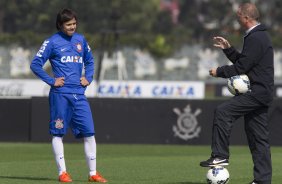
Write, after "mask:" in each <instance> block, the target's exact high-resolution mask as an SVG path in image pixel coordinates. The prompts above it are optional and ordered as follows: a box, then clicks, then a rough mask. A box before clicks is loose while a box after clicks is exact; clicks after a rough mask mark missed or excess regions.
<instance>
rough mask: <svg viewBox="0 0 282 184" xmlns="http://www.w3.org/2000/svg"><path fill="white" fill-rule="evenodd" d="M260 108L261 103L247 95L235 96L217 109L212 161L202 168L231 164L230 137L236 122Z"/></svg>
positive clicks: (214, 123) (203, 163)
mask: <svg viewBox="0 0 282 184" xmlns="http://www.w3.org/2000/svg"><path fill="white" fill-rule="evenodd" d="M259 107H260V103H259V102H258V101H257V100H255V99H254V98H253V97H252V96H250V94H248V93H246V94H243V95H239V96H235V97H233V98H231V99H230V100H228V101H225V102H224V103H222V104H220V105H219V106H218V107H217V108H216V110H215V112H214V120H213V129H212V145H211V148H212V154H211V158H210V159H208V160H206V161H202V162H201V163H200V165H201V166H202V167H211V166H216V165H221V166H226V165H228V164H229V161H228V159H229V137H230V134H231V130H232V128H233V123H234V121H235V120H236V119H238V118H239V117H241V116H243V115H245V114H248V113H249V112H251V111H253V110H255V109H257V108H259Z"/></svg>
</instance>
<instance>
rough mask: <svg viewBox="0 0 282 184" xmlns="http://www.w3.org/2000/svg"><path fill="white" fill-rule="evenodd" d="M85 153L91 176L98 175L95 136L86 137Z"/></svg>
mask: <svg viewBox="0 0 282 184" xmlns="http://www.w3.org/2000/svg"><path fill="white" fill-rule="evenodd" d="M84 152H85V158H86V162H87V165H88V167H89V175H90V176H92V175H96V141H95V137H94V136H91V137H84Z"/></svg>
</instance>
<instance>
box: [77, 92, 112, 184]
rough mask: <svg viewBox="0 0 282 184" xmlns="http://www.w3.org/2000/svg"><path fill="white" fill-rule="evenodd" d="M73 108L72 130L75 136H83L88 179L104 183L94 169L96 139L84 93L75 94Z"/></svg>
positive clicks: (104, 180)
mask: <svg viewBox="0 0 282 184" xmlns="http://www.w3.org/2000/svg"><path fill="white" fill-rule="evenodd" d="M75 97H76V98H75V110H74V114H73V118H72V130H73V133H74V134H75V136H76V137H77V138H80V137H83V139H84V151H85V158H86V162H87V165H88V167H89V179H88V180H89V181H90V182H100V183H106V182H107V180H106V179H104V178H103V177H102V176H101V175H100V174H99V173H98V172H97V169H96V140H95V137H94V134H95V131H94V122H93V118H92V112H91V109H90V106H89V103H88V101H87V99H86V97H85V96H84V95H76V96H75Z"/></svg>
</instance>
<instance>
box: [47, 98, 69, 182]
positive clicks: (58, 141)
mask: <svg viewBox="0 0 282 184" xmlns="http://www.w3.org/2000/svg"><path fill="white" fill-rule="evenodd" d="M49 105H50V133H51V134H52V135H53V137H52V148H53V153H54V157H55V161H56V165H57V168H58V173H59V181H61V182H71V181H72V180H71V177H70V175H69V174H68V173H67V171H66V164H65V157H64V145H63V136H64V135H65V134H66V132H67V127H68V122H69V120H70V114H71V108H69V104H68V101H67V99H66V98H65V96H64V95H63V94H59V93H50V94H49Z"/></svg>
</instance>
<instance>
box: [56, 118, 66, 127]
mask: <svg viewBox="0 0 282 184" xmlns="http://www.w3.org/2000/svg"><path fill="white" fill-rule="evenodd" d="M63 122H64V120H62V119H60V118H58V119H56V120H55V128H57V129H62V128H64V123H63Z"/></svg>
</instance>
